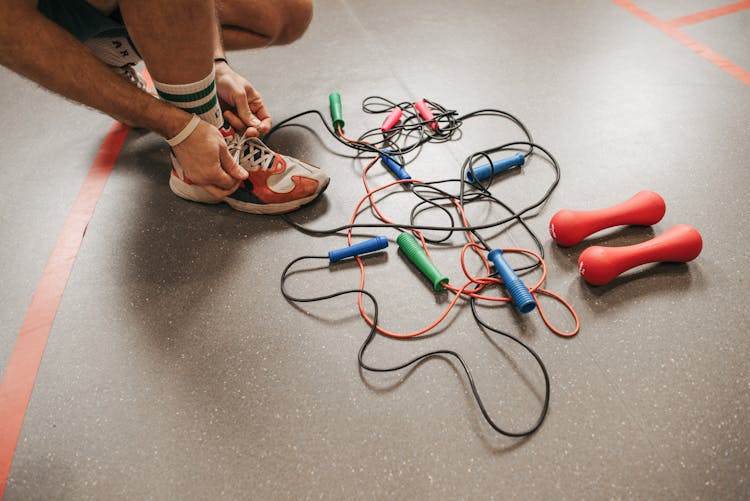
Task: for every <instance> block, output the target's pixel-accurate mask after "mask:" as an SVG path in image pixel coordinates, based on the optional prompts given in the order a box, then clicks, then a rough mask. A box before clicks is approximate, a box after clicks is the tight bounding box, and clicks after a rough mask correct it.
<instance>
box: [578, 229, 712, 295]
mask: <svg viewBox="0 0 750 501" xmlns="http://www.w3.org/2000/svg"><path fill="white" fill-rule="evenodd" d="M702 248H703V239H702V238H701V234H700V233H698V230H696V229H695V228H693V227H692V226H688V225H686V224H678V225H677V226H673V227H672V228H670V229H668V230H667V231H665V232H664V233H662V234H661V235H659V236H658V237H655V238H653V239H651V240H649V241H647V242H643V243H641V244H637V245H629V246H626V247H601V246H594V247H589V248H588V249H586V250H585V251H583V252H582V253H581V256H580V257H579V258H578V271H580V272H581V276H582V277H583V279H584V280H586V281H587V282H588V283H590V284H591V285H604V284H607V283H609V282H611V281H612V280H614V279H615V278H617V277H618V276H619V275H620V274H621V273H624V272H625V271H627V270H629V269H631V268H634V267H636V266H640V265H642V264H646V263H656V262H660V261H671V262H679V263H686V262H688V261H692V260H693V259H695V258H696V257H698V254H700V253H701V249H702Z"/></svg>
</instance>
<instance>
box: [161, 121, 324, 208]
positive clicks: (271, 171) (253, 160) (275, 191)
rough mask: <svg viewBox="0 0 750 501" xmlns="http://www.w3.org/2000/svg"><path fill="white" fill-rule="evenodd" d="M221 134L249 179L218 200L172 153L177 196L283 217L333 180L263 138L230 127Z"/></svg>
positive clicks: (313, 197) (171, 180)
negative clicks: (242, 134)
mask: <svg viewBox="0 0 750 501" xmlns="http://www.w3.org/2000/svg"><path fill="white" fill-rule="evenodd" d="M220 131H221V133H222V134H223V135H224V137H225V139H226V141H227V147H228V148H229V153H230V154H231V155H233V156H234V157H235V158H237V156H238V155H239V164H240V165H241V166H242V167H244V168H245V169H246V170H247V172H248V174H249V175H248V178H247V179H245V180H244V181H243V182H242V184H241V185H240V187H239V188H237V190H236V191H235V192H234V193H232V194H231V195H229V196H228V197H226V198H216V197H214V196H213V195H211V194H210V193H209V192H207V191H206V190H205V189H204V188H202V187H201V186H198V185H196V184H194V183H193V182H192V181H191V180H190V179H189V178H188V177H187V175H186V174H185V172H184V171H183V170H182V167H181V166H180V164H179V162H178V160H177V158H176V157H175V155H174V153H172V152H170V158H171V160H172V175H171V176H170V178H169V187H170V188H171V189H172V191H173V192H174V193H175V194H176V195H177V196H179V197H182V198H185V199H187V200H192V201H193V202H202V203H209V204H217V203H220V202H226V203H227V204H229V205H230V206H231V207H232V208H234V209H236V210H239V211H242V212H250V213H252V214H284V213H287V212H291V211H293V210H297V209H299V208H300V207H302V206H303V205H306V204H308V203H310V202H312V201H313V200H315V199H316V198H318V197H319V196H320V194H321V193H323V191H324V190H325V189H326V188H327V187H328V182H329V181H330V179H329V177H328V176H327V175H326V174H325V173H324V172H323V171H322V170H321V169H319V168H318V167H315V166H314V165H310V164H308V163H305V162H302V161H300V160H297V159H296V158H292V157H288V156H286V155H280V154H278V153H275V152H274V151H273V150H271V149H270V148H269V147H268V146H266V145H265V144H263V141H261V140H260V139H258V138H254V137H244V136H239V135H238V134H235V132H234V130H233V129H231V128H222V129H220Z"/></svg>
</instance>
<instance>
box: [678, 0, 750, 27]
mask: <svg viewBox="0 0 750 501" xmlns="http://www.w3.org/2000/svg"><path fill="white" fill-rule="evenodd" d="M747 9H750V0H742V1H741V2H735V3H730V4H729V5H722V6H721V7H716V8H715V9H709V10H704V11H703V12H696V13H695V14H690V15H689V16H682V17H677V18H675V19H671V20H669V21H667V24H668V25H669V26H672V27H674V28H680V27H682V26H687V25H689V24H695V23H702V22H703V21H709V20H711V19H715V18H717V17H721V16H727V15H729V14H736V13H737V12H741V11H743V10H747Z"/></svg>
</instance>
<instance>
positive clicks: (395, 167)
mask: <svg viewBox="0 0 750 501" xmlns="http://www.w3.org/2000/svg"><path fill="white" fill-rule="evenodd" d="M390 153H391V150H389V149H388V148H384V149H383V150H381V151H380V159H381V160H382V161H383V163H384V164H385V166H386V167H388V168H389V169H390V170H391V171H392V172H393V173H394V174H396V177H397V178H399V179H411V176H410V175H409V173H408V172H406V170H404V168H403V167H402V166H401V164H400V163H398V162H396V161H395V160H394V159H393V158H391V157H390Z"/></svg>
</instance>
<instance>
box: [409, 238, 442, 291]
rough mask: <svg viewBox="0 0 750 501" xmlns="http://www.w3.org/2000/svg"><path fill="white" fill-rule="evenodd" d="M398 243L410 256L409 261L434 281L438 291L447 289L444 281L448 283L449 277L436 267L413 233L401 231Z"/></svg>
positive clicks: (433, 284) (433, 283)
mask: <svg viewBox="0 0 750 501" xmlns="http://www.w3.org/2000/svg"><path fill="white" fill-rule="evenodd" d="M396 243H397V244H398V246H399V248H400V249H401V250H402V251H403V253H404V254H405V255H406V257H408V258H409V261H411V262H412V263H414V265H415V266H416V267H417V268H418V269H419V271H421V272H422V273H423V274H424V276H426V277H427V278H428V279H429V280H430V282H432V286H433V287H434V288H435V290H436V291H442V290H443V289H445V287H443V283H446V284H447V283H448V277H446V276H445V275H443V274H442V273H440V271H438V269H437V268H436V267H435V263H433V262H432V260H431V259H430V258H429V257H427V253H425V251H424V249H423V248H422V246H421V245H419V242H418V241H417V239H416V238H414V235H412V234H411V233H401V234H400V235H399V236H398V238H397V239H396Z"/></svg>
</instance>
